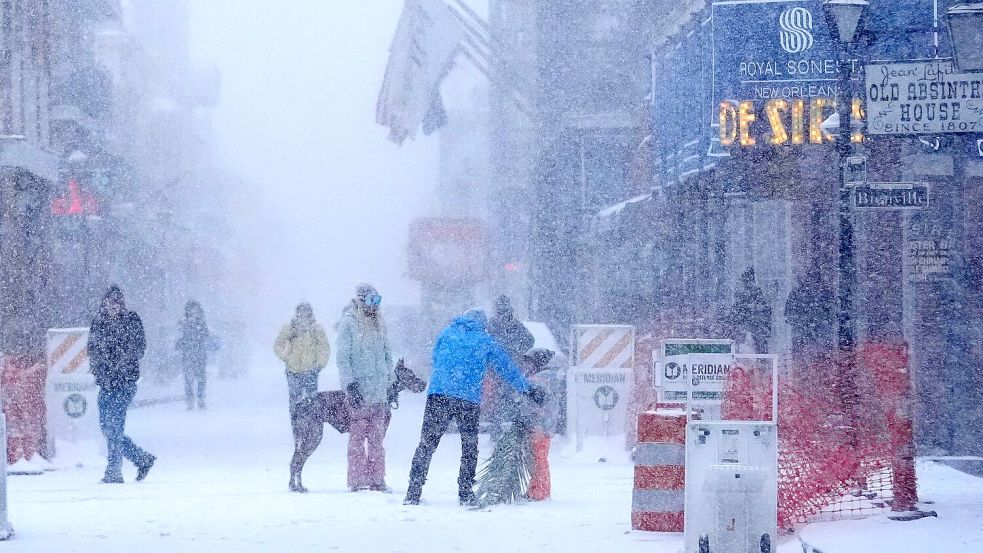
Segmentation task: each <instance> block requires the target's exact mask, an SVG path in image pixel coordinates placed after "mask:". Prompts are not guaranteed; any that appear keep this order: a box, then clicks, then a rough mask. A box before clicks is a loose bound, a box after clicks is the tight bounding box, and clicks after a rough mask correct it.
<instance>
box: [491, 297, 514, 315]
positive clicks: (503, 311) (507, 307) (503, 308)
mask: <svg viewBox="0 0 983 553" xmlns="http://www.w3.org/2000/svg"><path fill="white" fill-rule="evenodd" d="M514 316H515V311H514V310H513V309H512V300H511V299H509V297H508V296H505V295H501V296H498V297H497V298H495V317H496V318H499V319H502V320H504V321H510V320H512V318H513V317H514Z"/></svg>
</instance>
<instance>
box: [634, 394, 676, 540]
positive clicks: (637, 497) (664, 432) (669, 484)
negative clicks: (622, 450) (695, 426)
mask: <svg viewBox="0 0 983 553" xmlns="http://www.w3.org/2000/svg"><path fill="white" fill-rule="evenodd" d="M685 444H686V415H684V414H683V413H682V412H658V411H654V412H653V411H649V412H645V413H640V414H639V415H638V445H637V446H636V447H635V455H634V459H635V485H634V489H633V491H632V502H631V527H632V528H633V529H635V530H645V531H648V532H682V531H683V518H684V517H683V504H684V502H685V494H684V486H685V474H686V467H685V464H686V446H685Z"/></svg>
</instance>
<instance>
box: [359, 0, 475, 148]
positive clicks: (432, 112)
mask: <svg viewBox="0 0 983 553" xmlns="http://www.w3.org/2000/svg"><path fill="white" fill-rule="evenodd" d="M464 34H465V29H464V26H463V25H462V24H461V22H460V20H459V19H458V18H457V17H455V16H454V14H453V12H451V8H450V7H448V6H447V5H446V4H444V3H443V2H442V1H441V0H405V3H404V4H403V13H402V15H400V18H399V24H398V26H397V27H396V35H395V36H394V37H393V43H392V46H391V47H390V48H389V62H388V64H387V65H386V75H385V77H384V78H383V81H382V89H381V90H380V91H379V99H378V101H377V103H376V117H375V119H376V123H378V124H380V125H382V126H384V127H388V128H389V139H390V140H392V141H393V142H395V143H396V144H402V143H403V142H404V141H405V140H406V139H407V138H412V137H414V136H416V132H417V129H419V128H420V126H421V125H422V124H424V120H425V119H426V128H425V129H424V130H425V132H427V134H430V133H432V132H434V131H435V130H437V129H438V128H440V126H442V125H443V124H444V123H445V122H446V115H445V114H444V113H443V103H442V102H441V100H440V83H441V82H442V81H443V80H444V77H445V76H446V75H447V73H448V72H449V70H450V68H451V65H452V63H453V62H454V58H455V57H457V54H458V53H459V52H460V48H461V41H462V40H463V39H464Z"/></svg>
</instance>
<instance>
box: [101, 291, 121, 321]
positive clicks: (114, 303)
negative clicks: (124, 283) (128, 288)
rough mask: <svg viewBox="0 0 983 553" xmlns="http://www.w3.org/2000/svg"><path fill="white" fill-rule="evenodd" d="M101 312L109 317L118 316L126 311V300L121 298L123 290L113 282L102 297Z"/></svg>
mask: <svg viewBox="0 0 983 553" xmlns="http://www.w3.org/2000/svg"><path fill="white" fill-rule="evenodd" d="M100 308H101V310H102V312H103V313H104V314H106V315H108V316H110V317H118V316H120V315H122V314H123V313H126V300H125V299H124V298H123V290H121V289H120V287H119V286H117V285H115V284H113V285H112V286H110V287H109V290H107V291H106V294H105V295H104V296H103V297H102V305H101V306H100Z"/></svg>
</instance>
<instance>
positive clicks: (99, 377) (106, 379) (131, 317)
mask: <svg viewBox="0 0 983 553" xmlns="http://www.w3.org/2000/svg"><path fill="white" fill-rule="evenodd" d="M88 347H89V365H90V366H91V367H92V374H93V376H95V377H96V384H97V385H98V386H99V387H100V388H103V389H116V388H122V387H124V386H126V385H130V384H134V383H136V381H137V379H138V378H140V359H141V358H142V357H143V354H144V352H145V351H146V349H147V340H146V337H145V336H144V333H143V321H141V320H140V316H139V315H137V314H136V313H134V312H133V311H127V312H126V313H124V314H122V315H120V316H119V318H117V319H112V318H110V317H108V316H107V315H105V314H104V313H100V314H99V316H98V317H96V319H95V320H94V321H92V327H90V329H89V344H88Z"/></svg>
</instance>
